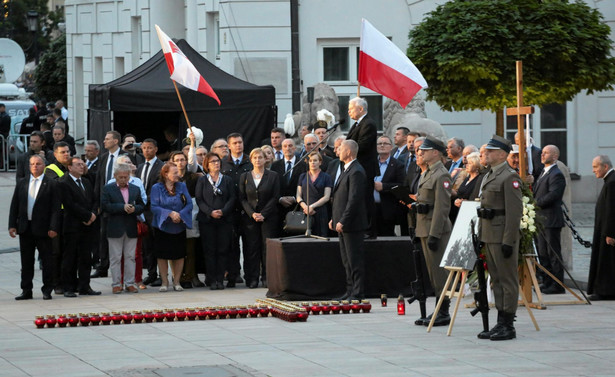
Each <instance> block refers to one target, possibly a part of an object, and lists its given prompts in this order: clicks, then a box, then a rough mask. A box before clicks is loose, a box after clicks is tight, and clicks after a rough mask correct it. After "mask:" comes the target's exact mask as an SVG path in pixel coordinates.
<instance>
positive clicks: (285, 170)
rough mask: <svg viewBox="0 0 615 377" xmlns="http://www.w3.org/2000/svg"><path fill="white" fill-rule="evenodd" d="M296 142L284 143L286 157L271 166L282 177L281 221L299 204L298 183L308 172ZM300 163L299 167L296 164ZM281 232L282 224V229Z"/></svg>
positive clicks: (287, 140)
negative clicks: (297, 149)
mask: <svg viewBox="0 0 615 377" xmlns="http://www.w3.org/2000/svg"><path fill="white" fill-rule="evenodd" d="M295 150H296V148H295V142H294V141H293V139H284V141H282V152H283V154H284V156H283V157H282V159H281V160H277V161H274V162H273V164H271V170H273V171H274V172H276V173H278V175H279V176H280V198H279V200H278V214H279V218H280V220H281V221H283V220H284V218H285V217H286V213H288V212H289V211H290V210H292V208H293V206H294V205H295V204H296V203H297V201H296V197H297V183H298V182H299V176H300V175H301V173H305V171H306V170H307V164H306V163H305V161H300V162H299V159H298V158H297V157H296V155H295ZM297 162H299V164H298V165H297V166H295V164H296V163H297ZM278 231H281V224H280V229H278Z"/></svg>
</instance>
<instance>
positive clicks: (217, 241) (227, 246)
mask: <svg viewBox="0 0 615 377" xmlns="http://www.w3.org/2000/svg"><path fill="white" fill-rule="evenodd" d="M199 230H200V232H201V245H202V246H203V254H204V257H205V266H206V269H207V271H206V275H207V280H208V281H209V282H211V283H216V282H218V283H222V282H224V271H225V270H226V266H227V259H228V255H229V252H230V250H231V239H232V238H233V224H231V223H229V222H226V221H213V222H209V223H203V222H199Z"/></svg>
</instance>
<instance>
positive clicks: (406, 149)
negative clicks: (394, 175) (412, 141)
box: [391, 145, 408, 161]
mask: <svg viewBox="0 0 615 377" xmlns="http://www.w3.org/2000/svg"><path fill="white" fill-rule="evenodd" d="M397 149H399V148H395V149H393V150H392V151H391V156H395V153H396V152H397ZM407 154H408V145H404V147H403V148H402V149H401V152H400V153H399V156H397V160H400V159H401V158H402V156H404V155H407ZM407 160H408V157H407V156H406V161H407Z"/></svg>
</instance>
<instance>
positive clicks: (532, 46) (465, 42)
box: [407, 0, 615, 111]
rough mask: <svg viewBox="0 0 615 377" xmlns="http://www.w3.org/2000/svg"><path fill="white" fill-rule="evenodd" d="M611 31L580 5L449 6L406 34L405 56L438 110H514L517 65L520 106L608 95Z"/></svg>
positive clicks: (560, 0)
mask: <svg viewBox="0 0 615 377" xmlns="http://www.w3.org/2000/svg"><path fill="white" fill-rule="evenodd" d="M609 33H610V28H609V26H607V25H606V24H605V23H604V22H603V21H602V15H601V14H600V12H598V11H597V10H595V9H593V8H590V7H589V6H587V5H586V4H585V3H583V2H582V1H575V2H572V3H571V2H569V1H568V0H542V1H540V0H451V1H448V2H446V3H445V4H443V5H440V6H438V7H437V8H436V10H434V11H433V12H431V13H429V14H428V15H427V17H426V18H425V19H424V20H423V21H422V22H421V23H420V24H419V25H417V26H416V27H415V28H414V29H412V30H411V31H410V47H409V48H408V51H407V54H408V57H409V58H410V59H411V60H412V61H413V62H414V64H415V65H416V66H417V67H418V69H419V70H420V71H421V73H422V74H423V76H424V77H425V79H426V80H427V83H428V84H429V88H428V89H427V99H428V100H435V101H436V102H437V103H438V105H440V107H441V108H442V109H443V110H448V111H453V110H455V111H460V110H471V109H480V110H491V111H501V109H502V108H503V107H504V106H515V105H516V85H515V61H516V60H522V61H523V87H524V102H525V104H533V105H539V106H540V105H545V104H550V103H562V102H565V101H568V100H571V99H572V98H573V97H574V96H575V95H576V94H577V93H579V92H580V91H582V90H587V92H588V94H591V93H593V92H594V91H601V90H607V89H613V87H612V84H613V83H614V82H615V59H614V58H613V57H612V56H611V42H612V41H611V40H610V38H609Z"/></svg>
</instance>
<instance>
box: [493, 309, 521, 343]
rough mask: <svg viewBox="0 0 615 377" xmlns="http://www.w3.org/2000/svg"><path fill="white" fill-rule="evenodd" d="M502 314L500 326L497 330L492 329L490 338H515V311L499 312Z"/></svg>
mask: <svg viewBox="0 0 615 377" xmlns="http://www.w3.org/2000/svg"><path fill="white" fill-rule="evenodd" d="M501 313H502V314H501V315H502V326H501V327H500V328H499V329H498V330H497V331H493V333H492V334H491V337H489V339H491V340H510V339H515V338H516V337H517V332H516V331H515V326H514V322H515V313H506V312H501Z"/></svg>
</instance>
